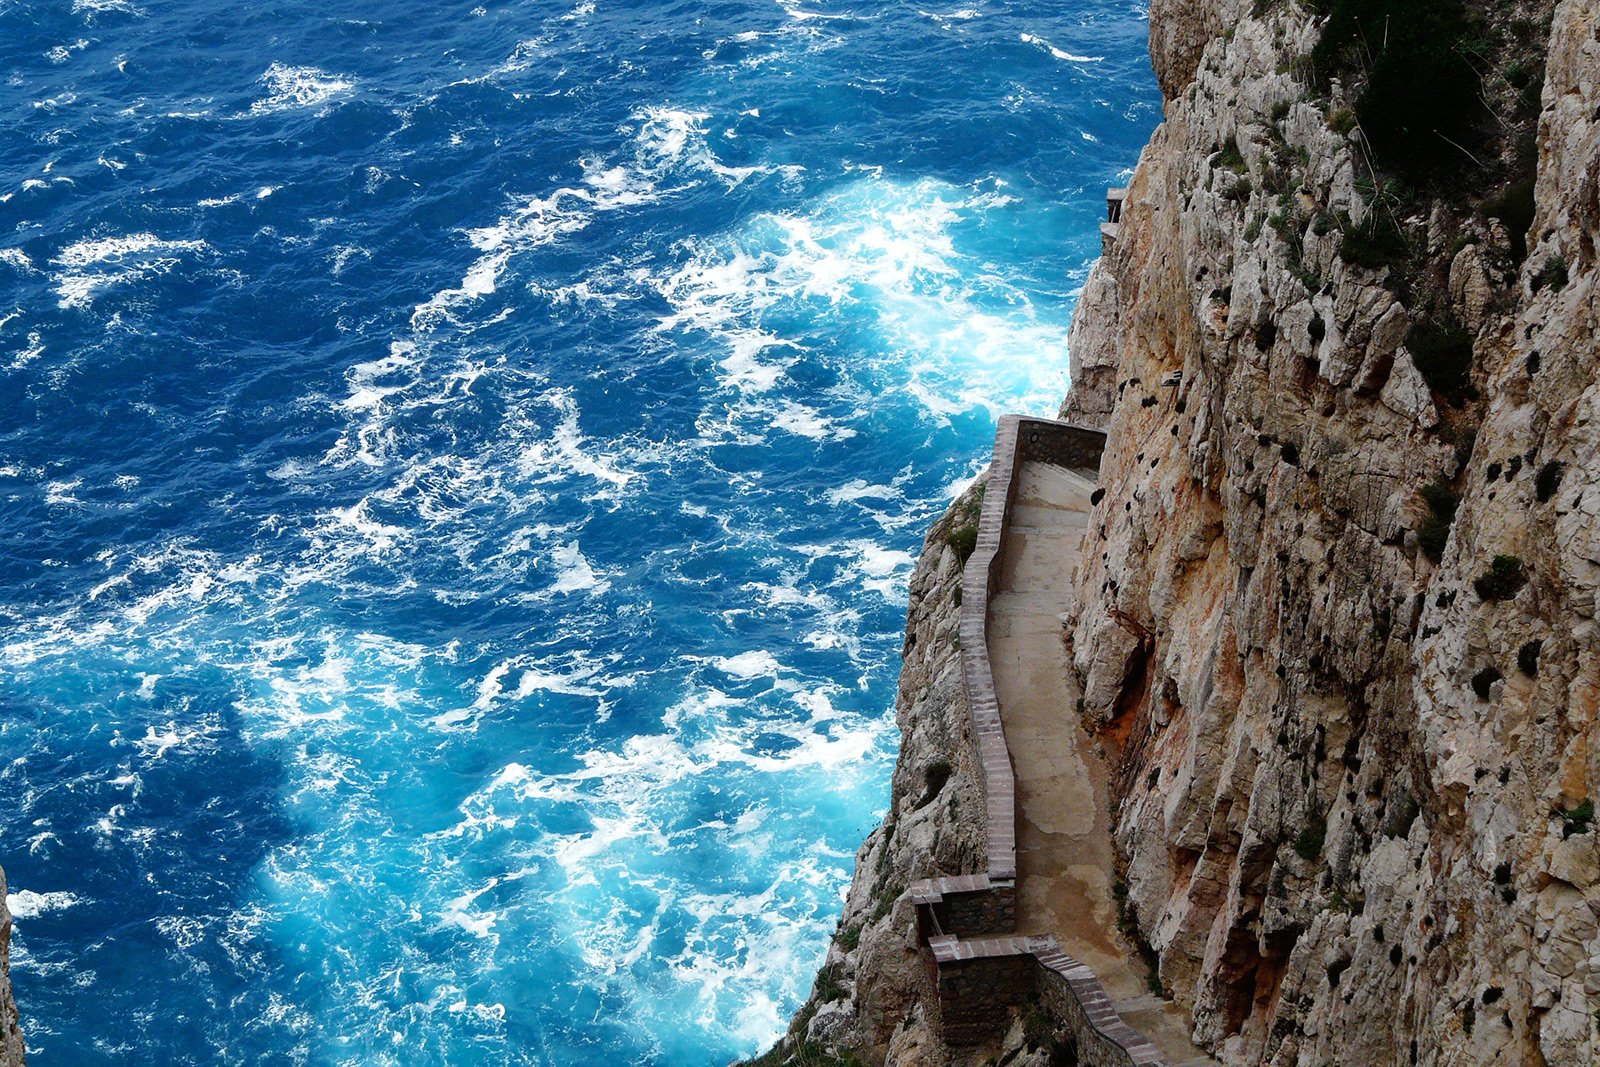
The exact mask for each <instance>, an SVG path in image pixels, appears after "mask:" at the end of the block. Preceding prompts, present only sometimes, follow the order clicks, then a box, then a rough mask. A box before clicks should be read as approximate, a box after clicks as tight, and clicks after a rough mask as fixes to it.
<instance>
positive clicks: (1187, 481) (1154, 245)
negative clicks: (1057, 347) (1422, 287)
mask: <svg viewBox="0 0 1600 1067" xmlns="http://www.w3.org/2000/svg"><path fill="white" fill-rule="evenodd" d="M1261 6H1266V7H1269V8H1270V7H1271V5H1258V6H1257V8H1256V9H1259V8H1260V7H1261ZM1546 7H1547V9H1548V8H1551V7H1553V8H1554V11H1553V21H1552V30H1551V39H1550V46H1549V64H1548V72H1547V80H1546V83H1545V88H1544V97H1543V105H1544V110H1543V115H1542V118H1541V121H1540V124H1539V141H1538V184H1537V189H1536V205H1537V207H1536V217H1535V220H1534V224H1533V227H1532V230H1531V236H1530V238H1529V242H1528V244H1529V254H1528V256H1527V259H1526V262H1525V263H1524V265H1523V266H1522V267H1521V270H1520V274H1518V273H1516V272H1514V271H1509V270H1506V269H1505V267H1504V265H1505V263H1506V262H1507V257H1506V256H1505V254H1504V243H1505V240H1506V235H1505V233H1504V229H1503V227H1501V226H1499V224H1498V223H1497V222H1496V223H1494V224H1492V225H1489V224H1484V225H1482V226H1481V229H1480V230H1477V231H1474V238H1475V239H1476V238H1477V234H1478V233H1480V232H1481V234H1482V237H1481V239H1477V243H1468V244H1465V246H1464V247H1460V248H1459V250H1457V251H1454V252H1453V253H1452V249H1451V242H1450V241H1448V240H1446V239H1444V237H1445V236H1446V235H1445V234H1444V233H1443V230H1444V227H1443V226H1442V225H1441V224H1439V223H1438V221H1437V217H1436V218H1435V219H1433V220H1428V219H1424V220H1422V222H1423V223H1425V224H1426V225H1427V226H1428V240H1429V255H1430V256H1432V257H1434V258H1435V259H1436V260H1437V261H1438V262H1440V263H1441V264H1443V266H1444V268H1445V273H1446V274H1447V275H1448V279H1449V283H1448V285H1449V295H1450V299H1451V302H1452V305H1453V306H1452V309H1451V310H1452V311H1453V313H1454V314H1455V315H1457V316H1458V317H1459V319H1460V321H1461V322H1462V323H1463V324H1464V325H1465V326H1466V328H1467V330H1468V331H1469V333H1470V334H1471V336H1472V337H1473V341H1474V361H1473V363H1474V370H1473V383H1474V385H1475V387H1476V389H1477V390H1478V391H1479V393H1481V395H1482V397H1483V400H1482V401H1481V404H1480V405H1479V406H1478V407H1477V408H1475V409H1471V410H1472V414H1473V415H1474V416H1481V419H1482V423H1481V426H1479V427H1478V429H1477V433H1476V440H1475V442H1471V441H1470V440H1469V439H1465V438H1464V435H1459V434H1458V435H1455V436H1451V434H1450V432H1449V431H1450V430H1451V429H1452V427H1451V426H1447V425H1446V421H1447V420H1446V419H1445V417H1444V416H1445V413H1444V412H1443V411H1442V409H1441V405H1442V404H1443V401H1441V400H1440V399H1439V398H1438V397H1437V396H1436V395H1435V394H1434V393H1433V392H1432V391H1431V390H1430V388H1429V385H1428V382H1427V381H1425V380H1424V378H1423V375H1421V374H1420V373H1419V372H1418V370H1417V367H1416V366H1415V364H1414V363H1413V360H1412V357H1411V354H1410V352H1409V351H1408V350H1407V349H1406V347H1405V339H1406V336H1407V332H1408V328H1409V323H1408V316H1409V312H1408V310H1407V308H1406V307H1405V306H1404V304H1403V303H1402V302H1401V301H1400V300H1399V299H1398V298H1397V297H1396V296H1395V290H1396V287H1395V286H1393V285H1391V284H1388V283H1389V281H1390V279H1389V278H1388V277H1387V276H1386V274H1385V272H1384V271H1383V270H1373V269H1370V268H1367V267H1362V266H1359V265H1356V264H1352V263H1346V262H1344V261H1343V260H1342V259H1341V258H1340V257H1339V256H1338V254H1337V237H1338V233H1337V230H1335V231H1334V232H1332V233H1327V234H1318V233H1317V232H1316V227H1315V226H1308V225H1307V223H1308V222H1309V221H1310V217H1314V216H1315V215H1316V214H1317V213H1321V214H1322V216H1323V217H1328V216H1337V215H1338V214H1339V213H1340V212H1350V213H1352V214H1353V215H1356V216H1357V217H1358V218H1359V215H1360V212H1361V211H1363V210H1364V209H1365V203H1364V198H1363V196H1362V194H1361V191H1360V189H1359V188H1358V186H1357V177H1358V175H1360V174H1363V173H1364V172H1365V171H1364V166H1365V165H1364V164H1363V163H1362V161H1361V159H1360V156H1359V155H1358V154H1357V152H1356V151H1355V150H1354V142H1352V140H1351V139H1350V138H1348V137H1347V136H1346V135H1345V134H1342V133H1339V132H1336V131H1335V130H1333V129H1330V128H1329V122H1328V117H1327V114H1326V112H1325V110H1324V107H1325V105H1323V104H1321V103H1319V102H1316V101H1313V100H1309V99H1307V94H1306V91H1305V89H1304V88H1303V87H1302V86H1301V85H1300V84H1299V83H1298V82H1297V81H1296V79H1295V78H1294V77H1293V76H1292V75H1291V74H1290V73H1287V71H1289V70H1290V69H1291V67H1292V64H1291V62H1290V61H1291V60H1292V59H1293V57H1294V56H1296V55H1301V54H1304V53H1305V52H1306V51H1307V49H1308V46H1309V44H1310V41H1311V40H1313V39H1314V38H1312V37H1308V35H1309V34H1313V33H1314V32H1315V30H1316V27H1315V25H1314V24H1313V23H1311V22H1310V21H1309V19H1308V17H1307V16H1305V15H1304V14H1303V13H1300V12H1298V11H1297V10H1296V9H1294V8H1293V7H1290V6H1280V7H1278V8H1277V9H1276V10H1272V11H1269V12H1268V13H1267V14H1266V15H1265V16H1264V17H1255V16H1253V15H1252V10H1253V9H1252V7H1251V5H1250V4H1246V3H1241V2H1238V0H1205V2H1199V3H1191V4H1189V5H1188V6H1187V8H1186V9H1185V12H1186V13H1184V12H1176V11H1174V12H1169V13H1167V14H1166V15H1164V16H1163V15H1162V14H1161V13H1160V12H1158V11H1156V10H1153V11H1152V19H1153V20H1154V21H1155V22H1156V23H1157V25H1156V26H1155V27H1154V28H1153V32H1152V47H1153V48H1154V49H1155V50H1156V52H1157V57H1156V66H1157V70H1158V71H1162V72H1163V74H1162V84H1163V87H1164V89H1165V91H1166V93H1167V96H1168V101H1167V106H1166V114H1165V122H1164V124H1163V125H1162V127H1161V128H1160V129H1159V130H1158V131H1157V133H1156V134H1155V136H1154V138H1153V139H1152V141H1151V144H1150V146H1149V147H1148V148H1147V149H1146V151H1145V153H1144V155H1143V157H1142V160H1141V162H1140V165H1139V167H1138V170H1137V172H1136V174H1135V176H1134V178H1133V180H1132V182H1131V184H1130V188H1129V192H1128V200H1127V203H1126V205H1125V207H1124V211H1123V217H1122V225H1121V230H1120V233H1119V235H1118V238H1117V240H1116V242H1115V246H1114V248H1113V251H1112V253H1111V254H1110V255H1109V256H1108V257H1107V258H1106V259H1105V260H1104V261H1102V263H1101V264H1100V265H1099V266H1098V267H1097V268H1096V275H1109V276H1110V278H1111V279H1112V281H1110V282H1107V281H1105V280H1104V279H1102V278H1099V277H1095V278H1091V281H1090V283H1089V290H1088V291H1092V292H1097V291H1104V290H1113V289H1114V290H1115V291H1116V292H1118V293H1119V294H1121V299H1120V302H1119V303H1118V304H1117V305H1116V306H1115V307H1113V308H1112V309H1110V310H1107V309H1106V308H1105V306H1104V305H1103V303H1102V302H1100V301H1085V303H1084V304H1083V305H1082V307H1081V308H1080V312H1079V319H1078V321H1077V322H1075V323H1074V334H1073V336H1074V338H1075V340H1076V342H1077V343H1078V344H1080V345H1082V346H1083V347H1084V348H1085V349H1086V351H1088V352H1092V353H1093V354H1094V362H1095V364H1096V365H1103V364H1104V363H1105V362H1106V361H1107V357H1106V351H1107V350H1108V349H1112V348H1115V349H1117V350H1118V355H1117V370H1116V372H1115V391H1116V394H1117V401H1116V405H1115V410H1114V411H1113V412H1112V413H1111V415H1110V416H1109V418H1108V419H1107V422H1106V428H1107V430H1108V431H1109V434H1110V440H1109V443H1108V447H1107V450H1106V453H1105V457H1104V460H1103V465H1102V468H1101V483H1102V486H1103V487H1104V488H1105V490H1106V495H1105V498H1104V499H1103V501H1102V503H1101V505H1100V506H1099V508H1098V509H1097V510H1096V513H1095V515H1094V517H1093V529H1092V531H1091V545H1090V546H1089V548H1088V550H1087V551H1086V558H1087V559H1089V560H1090V561H1091V562H1090V565H1089V566H1088V567H1087V568H1086V569H1085V571H1084V577H1083V584H1082V588H1081V589H1080V594H1081V601H1080V602H1081V603H1082V605H1083V607H1082V609H1081V613H1080V615H1079V618H1078V619H1077V621H1076V625H1075V627H1074V630H1073V634H1072V638H1073V643H1074V650H1075V666H1076V668H1077V669H1078V670H1079V671H1080V672H1081V673H1082V674H1083V676H1084V682H1085V685H1084V691H1085V694H1086V702H1087V709H1086V710H1087V713H1088V714H1089V715H1091V716H1093V717H1096V718H1098V719H1099V720H1101V721H1102V722H1106V723H1111V724H1113V726H1114V729H1113V730H1111V731H1108V732H1110V733H1115V734H1120V733H1122V732H1126V734H1127V738H1128V740H1127V742H1126V743H1125V745H1124V746H1123V748H1122V751H1121V754H1120V759H1121V764H1122V765H1121V766H1120V767H1119V768H1117V770H1116V776H1117V780H1118V781H1119V782H1121V783H1122V789H1121V794H1120V800H1121V803H1120V806H1119V818H1118V825H1117V830H1116V833H1117V841H1118V846H1119V850H1120V852H1121V854H1122V856H1123V857H1124V859H1125V861H1126V864H1127V869H1126V877H1127V881H1128V886H1129V904H1130V908H1131V910H1132V912H1133V914H1134V915H1135V917H1136V918H1137V920H1138V923H1139V926H1140V928H1141V929H1142V931H1143V933H1144V935H1145V937H1147V938H1148V940H1149V942H1150V944H1151V945H1152V947H1153V948H1154V949H1155V950H1156V951H1157V952H1158V953H1159V956H1160V960H1161V975H1162V978H1163V981H1164V983H1165V985H1166V986H1167V988H1168V989H1169V990H1170V991H1171V992H1172V993H1173V994H1174V995H1175V996H1176V997H1177V998H1178V999H1179V1000H1180V1001H1181V1002H1183V1003H1184V1004H1185V1005H1187V1006H1189V1007H1190V1008H1191V1009H1192V1011H1193V1014H1194V1020H1195V1027H1196V1036H1197V1038H1198V1039H1199V1040H1201V1041H1202V1042H1203V1043H1205V1044H1207V1045H1208V1046H1209V1047H1211V1048H1213V1049H1215V1050H1216V1051H1217V1053H1218V1054H1219V1056H1220V1057H1221V1058H1222V1059H1224V1060H1225V1061H1226V1062H1229V1063H1239V1064H1245V1063H1252V1064H1253V1063H1273V1064H1307V1065H1310V1064H1377V1063H1385V1064H1387V1063H1406V1062H1414V1063H1420V1064H1445V1063H1449V1064H1479V1063H1481V1064H1488V1063H1530V1064H1534V1063H1537V1064H1543V1063H1549V1064H1579V1063H1590V1062H1596V1061H1600V1037H1597V1033H1600V1031H1597V1025H1600V1024H1597V1022H1596V1018H1597V1017H1596V1014H1595V1009H1596V1008H1597V1007H1600V930H1597V921H1596V917H1597V915H1600V854H1597V851H1596V834H1595V832H1594V830H1593V828H1592V825H1593V824H1592V820H1591V819H1586V818H1585V816H1584V812H1585V808H1584V807H1583V805H1584V804H1585V803H1586V802H1587V801H1588V800H1589V798H1591V797H1593V796H1594V795H1595V794H1596V793H1597V792H1600V746H1596V745H1595V744H1593V742H1594V740H1595V739H1596V738H1597V737H1600V735H1597V733H1596V730H1595V715H1596V711H1597V704H1600V634H1597V632H1596V628H1595V610H1596V592H1597V589H1600V342H1597V337H1600V321H1597V316H1600V288H1597V280H1596V270H1595V258H1596V257H1595V247H1594V242H1595V239H1596V234H1597V233H1600V191H1597V182H1600V22H1597V17H1600V16H1597V13H1596V9H1595V7H1594V5H1593V3H1592V2H1587V3H1585V2H1576V0H1566V2H1563V3H1561V4H1559V5H1546ZM1197 9H1203V10H1201V11H1197ZM1190 16H1194V17H1195V18H1196V19H1197V21H1196V22H1195V23H1194V25H1198V26H1200V27H1202V32H1201V34H1200V35H1201V36H1202V37H1204V38H1205V40H1204V42H1203V43H1202V45H1201V46H1200V47H1199V50H1198V53H1197V52H1196V38H1195V36H1194V34H1192V33H1190V32H1188V31H1187V30H1183V31H1179V30H1175V29H1173V28H1171V27H1166V28H1163V27H1161V26H1160V22H1161V21H1162V20H1163V18H1165V19H1179V18H1187V17H1190ZM1218 25H1224V26H1228V27H1230V29H1231V32H1229V33H1226V34H1222V33H1213V32H1209V28H1211V27H1215V26H1218ZM1163 51H1165V52H1166V54H1165V55H1163V54H1162V52H1163ZM1186 79H1187V80H1186ZM1230 139H1234V140H1235V141H1236V143H1237V145H1238V149H1239V153H1240V155H1241V156H1242V158H1243V161H1244V166H1243V168H1242V170H1241V171H1239V172H1238V173H1236V172H1235V171H1234V170H1231V169H1229V168H1228V167H1226V166H1219V165H1218V163H1217V153H1218V151H1219V149H1220V147H1221V146H1223V145H1224V144H1226V143H1228V142H1229V140H1230ZM1285 150H1286V151H1285ZM1284 158H1289V159H1297V160H1299V161H1300V163H1299V164H1298V165H1296V166H1295V168H1294V171H1293V175H1292V176H1293V179H1294V182H1293V187H1292V188H1291V189H1290V191H1289V192H1290V195H1291V196H1292V197H1293V198H1294V202H1296V203H1298V204H1301V205H1303V207H1304V209H1305V214H1304V215H1301V214H1300V213H1299V212H1293V213H1289V217H1288V225H1282V224H1281V223H1273V224H1269V225H1265V226H1263V225H1261V221H1260V220H1262V219H1264V218H1267V217H1268V216H1269V215H1270V214H1272V213H1274V212H1282V211H1283V210H1284V209H1283V207H1282V204H1283V201H1282V200H1278V201H1276V202H1275V201H1274V200H1273V198H1272V197H1271V195H1270V192H1271V191H1270V190H1269V189H1266V188H1263V185H1266V184H1270V182H1271V181H1272V180H1273V178H1272V176H1271V174H1270V173H1269V168H1272V167H1274V166H1276V165H1278V161H1279V160H1281V159H1284ZM1280 217H1281V216H1280ZM1461 232H1466V231H1465V230H1462V231H1461ZM1296 244H1298V245H1299V247H1298V248H1295V247H1294V245H1296ZM1556 257H1560V259H1561V260H1562V261H1564V265H1565V274H1566V280H1565V282H1564V284H1559V285H1558V284H1553V283H1551V282H1550V281H1549V277H1550V270H1551V264H1552V263H1553V262H1554V261H1555V258H1556ZM1541 272H1543V274H1544V276H1543V277H1542V278H1541V277H1540V274H1541ZM1086 387H1087V388H1088V389H1089V390H1090V391H1091V392H1092V393H1094V394H1096V395H1097V394H1098V393H1100V392H1101V391H1103V388H1104V387H1103V384H1101V383H1100V382H1099V381H1097V380H1094V379H1091V380H1089V381H1088V382H1087V383H1086ZM1100 406H1103V404H1102V402H1101V401H1100V400H1099V399H1097V398H1096V397H1092V398H1091V399H1089V400H1087V401H1085V400H1079V399H1077V398H1073V399H1069V402H1068V404H1067V409H1066V410H1068V411H1075V412H1085V413H1087V412H1091V411H1093V410H1096V409H1097V408H1098V407H1100ZM1452 417H1453V418H1457V419H1459V418H1461V417H1463V416H1462V415H1461V414H1460V413H1456V414H1455V415H1453V416H1452ZM1455 428H1459V426H1457V427H1455ZM1469 450H1470V451H1469ZM1463 463H1464V467H1463V466H1462V465H1463ZM1436 479H1443V480H1447V481H1448V480H1454V481H1455V482H1456V484H1458V485H1459V486H1460V493H1461V503H1460V507H1459V512H1458V514H1457V517H1456V519H1455V522H1454V527H1453V531H1452V533H1451V535H1450V537H1449V541H1448V544H1447V545H1446V546H1445V548H1444V552H1443V558H1442V561H1441V562H1440V563H1439V564H1437V565H1436V564H1435V563H1433V562H1432V561H1431V560H1430V559H1428V558H1427V556H1426V555H1425V554H1424V553H1423V552H1422V551H1420V550H1419V547H1418V540H1417V534H1416V533H1415V532H1414V531H1415V530H1416V529H1417V528H1418V526H1419V524H1420V523H1421V521H1422V519H1423V518H1424V517H1425V515H1426V511H1427V509H1426V507H1425V505H1424V504H1423V502H1422V500H1421V498H1420V496H1419V493H1420V492H1421V490H1422V489H1423V488H1424V487H1425V486H1426V485H1428V484H1429V483H1430V482H1433V481H1434V480H1436ZM1496 556H1508V557H1509V556H1514V557H1517V559H1518V560H1519V561H1520V567H1521V570H1522V571H1523V572H1524V573H1525V574H1526V576H1527V581H1526V584H1524V585H1522V586H1521V587H1520V589H1517V590H1515V591H1514V595H1511V596H1509V597H1507V598H1504V599H1496V598H1493V597H1491V598H1489V599H1485V597H1484V596H1482V595H1480V593H1479V592H1478V591H1477V589H1476V588H1475V580H1476V579H1477V578H1478V577H1479V576H1481V575H1483V574H1485V573H1486V572H1487V571H1488V570H1489V569H1490V567H1491V563H1492V561H1493V559H1494V557H1496ZM1185 720H1188V722H1187V723H1185V722H1184V721H1185ZM1180 725H1184V726H1186V728H1182V729H1179V728H1177V727H1178V726H1180ZM1158 772H1159V773H1158ZM1147 783H1152V784H1148V785H1147ZM1590 810H1592V809H1590ZM1563 813H1568V814H1565V815H1563Z"/></svg>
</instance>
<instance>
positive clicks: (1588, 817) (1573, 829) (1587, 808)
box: [1561, 797, 1594, 839]
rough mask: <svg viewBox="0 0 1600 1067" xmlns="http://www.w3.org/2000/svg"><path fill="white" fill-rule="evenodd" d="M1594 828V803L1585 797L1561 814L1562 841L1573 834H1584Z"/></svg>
mask: <svg viewBox="0 0 1600 1067" xmlns="http://www.w3.org/2000/svg"><path fill="white" fill-rule="evenodd" d="M1592 826H1594V801H1592V800H1590V799H1588V798H1587V797H1585V798H1584V799H1583V800H1582V801H1581V802H1580V803H1579V804H1578V805H1577V807H1574V808H1569V809H1567V810H1566V811H1563V812H1562V813H1561V836H1562V838H1563V839H1565V838H1568V837H1571V836H1572V835H1573V834H1586V833H1588V832H1589V829H1590V828H1591V827H1592Z"/></svg>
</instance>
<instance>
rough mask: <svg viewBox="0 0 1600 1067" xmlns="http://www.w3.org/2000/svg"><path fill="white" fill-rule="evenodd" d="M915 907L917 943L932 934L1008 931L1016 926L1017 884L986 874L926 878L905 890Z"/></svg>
mask: <svg viewBox="0 0 1600 1067" xmlns="http://www.w3.org/2000/svg"><path fill="white" fill-rule="evenodd" d="M906 893H907V895H908V896H910V897H911V902H912V903H913V904H915V905H916V906H917V940H918V943H919V944H922V943H925V942H927V941H928V940H929V939H930V938H935V937H945V936H953V937H977V936H981V935H983V934H1008V933H1010V932H1011V931H1013V930H1015V929H1016V928H1017V887H1016V883H1014V882H1002V883H999V884H998V885H997V884H995V883H994V882H992V881H990V879H989V876H988V875H986V874H962V875H957V876H956V877H954V878H929V879H927V880H926V881H922V882H914V883H912V885H911V886H910V887H909V888H908V889H907V890H906Z"/></svg>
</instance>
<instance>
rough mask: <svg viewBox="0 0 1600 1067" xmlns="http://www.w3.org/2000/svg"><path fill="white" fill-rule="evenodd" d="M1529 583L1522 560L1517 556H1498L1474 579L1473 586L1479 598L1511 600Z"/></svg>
mask: <svg viewBox="0 0 1600 1067" xmlns="http://www.w3.org/2000/svg"><path fill="white" fill-rule="evenodd" d="M1527 584H1528V575H1527V572H1526V571H1524V570H1523V567H1522V560H1520V559H1518V558H1517V557H1516V556H1496V557H1495V558H1494V559H1493V560H1492V561H1491V562H1490V563H1489V569H1488V570H1486V571H1484V572H1483V573H1482V574H1480V575H1479V576H1478V577H1477V579H1476V580H1474V581H1473V583H1472V588H1473V591H1474V592H1476V593H1477V594H1478V599H1479V600H1486V601H1488V600H1510V599H1511V598H1512V597H1514V596H1516V595H1517V590H1519V589H1521V588H1522V587H1523V586H1525V585H1527Z"/></svg>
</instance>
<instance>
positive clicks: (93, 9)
mask: <svg viewBox="0 0 1600 1067" xmlns="http://www.w3.org/2000/svg"><path fill="white" fill-rule="evenodd" d="M105 11H120V12H122V13H123V14H127V15H140V16H142V15H143V14H144V9H143V8H141V7H139V6H138V5H136V4H133V3H131V2H130V0H72V13H73V14H74V15H86V16H88V17H89V19H90V21H93V18H94V16H95V15H98V14H100V13H102V12H105Z"/></svg>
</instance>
